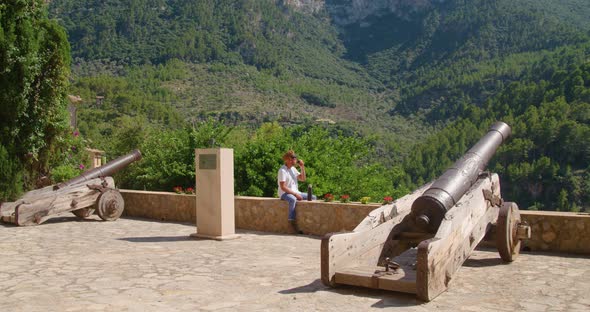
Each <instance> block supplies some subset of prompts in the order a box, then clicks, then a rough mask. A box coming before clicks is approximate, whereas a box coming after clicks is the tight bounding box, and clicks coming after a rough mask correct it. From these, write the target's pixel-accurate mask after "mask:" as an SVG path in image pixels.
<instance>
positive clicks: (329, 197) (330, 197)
mask: <svg viewBox="0 0 590 312" xmlns="http://www.w3.org/2000/svg"><path fill="white" fill-rule="evenodd" d="M333 200H334V195H332V194H330V193H326V194H324V201H325V202H331V201H333Z"/></svg>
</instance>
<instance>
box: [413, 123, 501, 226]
mask: <svg viewBox="0 0 590 312" xmlns="http://www.w3.org/2000/svg"><path fill="white" fill-rule="evenodd" d="M510 134H511V129H510V126H508V125H507V124H506V123H504V122H496V123H494V124H493V125H492V126H491V127H490V130H489V131H488V133H487V134H486V135H485V136H484V137H482V138H481V139H480V140H479V141H478V142H477V143H476V144H475V145H474V146H473V147H472V148H471V149H470V150H469V151H467V153H465V155H463V157H461V159H459V160H458V161H457V162H455V164H453V166H452V167H450V168H449V169H447V171H445V172H444V173H443V175H442V176H440V177H439V178H438V179H437V180H436V181H435V182H434V183H433V184H432V185H431V186H430V188H429V189H427V190H426V191H425V192H424V193H423V194H422V196H420V197H418V198H417V199H416V200H415V201H414V203H413V204H412V215H413V216H414V218H415V224H416V225H417V226H418V227H419V229H421V230H426V231H428V232H431V233H433V232H436V230H437V229H438V227H439V225H440V223H441V221H442V219H443V218H444V216H445V214H446V213H447V211H448V210H450V209H451V208H452V207H453V206H455V204H456V203H457V202H458V201H459V199H461V197H462V196H463V195H464V194H465V193H466V192H467V191H468V190H469V188H471V186H472V185H473V183H475V181H476V180H477V178H478V177H479V175H480V174H481V172H482V171H483V170H484V168H485V167H486V165H487V163H488V161H489V160H490V159H491V158H492V156H493V155H494V153H495V152H496V150H497V149H498V147H499V146H500V144H502V142H504V141H505V140H506V139H508V137H509V136H510Z"/></svg>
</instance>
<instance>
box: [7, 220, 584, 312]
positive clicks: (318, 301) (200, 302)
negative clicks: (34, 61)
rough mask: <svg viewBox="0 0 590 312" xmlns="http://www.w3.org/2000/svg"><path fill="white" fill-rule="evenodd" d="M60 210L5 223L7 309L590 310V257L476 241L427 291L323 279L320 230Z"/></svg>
mask: <svg viewBox="0 0 590 312" xmlns="http://www.w3.org/2000/svg"><path fill="white" fill-rule="evenodd" d="M95 218H96V219H95V220H86V221H81V220H79V219H77V218H75V217H73V216H72V217H70V216H65V217H61V218H57V219H52V220H50V221H48V222H47V223H45V224H43V225H40V226H34V227H15V226H10V225H0V237H1V238H2V245H1V246H2V251H0V310H2V311H97V310H98V311H199V310H200V311H235V310H239V311H261V310H264V311H266V310H272V311H282V310H285V311H355V310H359V311H361V310H369V309H375V310H379V309H382V308H385V309H389V310H403V311H522V310H528V311H589V310H590V259H588V258H584V257H573V256H567V255H556V254H526V253H525V254H522V255H521V256H520V258H519V259H518V260H517V261H516V262H514V263H512V264H510V265H503V264H501V262H500V260H499V256H498V254H497V253H496V252H492V251H476V252H475V253H474V254H473V256H472V257H471V259H469V260H468V261H467V262H466V263H465V265H464V266H463V268H462V269H461V270H460V271H459V273H458V275H457V276H456V278H455V279H454V280H453V281H452V283H451V287H450V289H449V291H447V292H446V293H443V294H442V295H441V296H439V297H438V298H436V299H435V300H434V301H432V302H430V303H421V302H419V301H417V300H415V299H414V297H413V296H409V295H404V294H399V293H391V292H385V291H376V290H369V289H363V288H354V287H342V288H338V289H330V288H326V287H325V286H323V285H322V284H321V282H320V281H319V275H320V272H319V266H320V239H319V238H318V237H310V236H304V235H298V236H294V235H275V234H266V233H258V232H240V234H241V236H242V237H241V238H240V239H237V240H233V241H225V242H217V241H207V240H201V241H194V240H189V239H188V235H189V234H190V233H193V232H194V231H195V228H194V227H193V226H191V225H187V224H179V223H162V222H153V221H147V220H136V219H120V220H118V221H115V222H102V221H98V218H97V217H95Z"/></svg>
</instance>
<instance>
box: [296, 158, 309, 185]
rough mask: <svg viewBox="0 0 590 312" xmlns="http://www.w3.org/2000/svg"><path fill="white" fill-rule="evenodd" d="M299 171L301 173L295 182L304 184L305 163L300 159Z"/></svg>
mask: <svg viewBox="0 0 590 312" xmlns="http://www.w3.org/2000/svg"><path fill="white" fill-rule="evenodd" d="M299 169H301V173H299V175H298V176H297V180H299V181H301V182H304V181H305V180H306V179H307V177H306V176H305V163H304V162H303V160H301V159H299Z"/></svg>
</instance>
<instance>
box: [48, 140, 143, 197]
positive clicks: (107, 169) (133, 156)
mask: <svg viewBox="0 0 590 312" xmlns="http://www.w3.org/2000/svg"><path fill="white" fill-rule="evenodd" d="M140 159H141V152H140V151H139V150H138V149H136V150H133V151H132V152H131V153H129V154H127V155H123V156H120V157H118V158H115V159H113V160H111V161H109V162H108V163H106V164H104V165H103V166H100V167H98V168H94V169H91V170H88V171H85V172H83V173H82V174H81V175H79V176H77V177H75V178H73V179H71V180H68V181H65V182H62V183H59V184H57V185H56V186H55V188H56V189H61V188H63V187H66V186H69V185H75V184H79V183H83V182H86V181H88V180H92V179H94V178H98V177H107V176H110V175H113V174H114V173H116V172H118V171H120V170H122V169H123V168H125V167H127V166H129V164H131V163H133V162H136V161H138V160H140Z"/></svg>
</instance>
